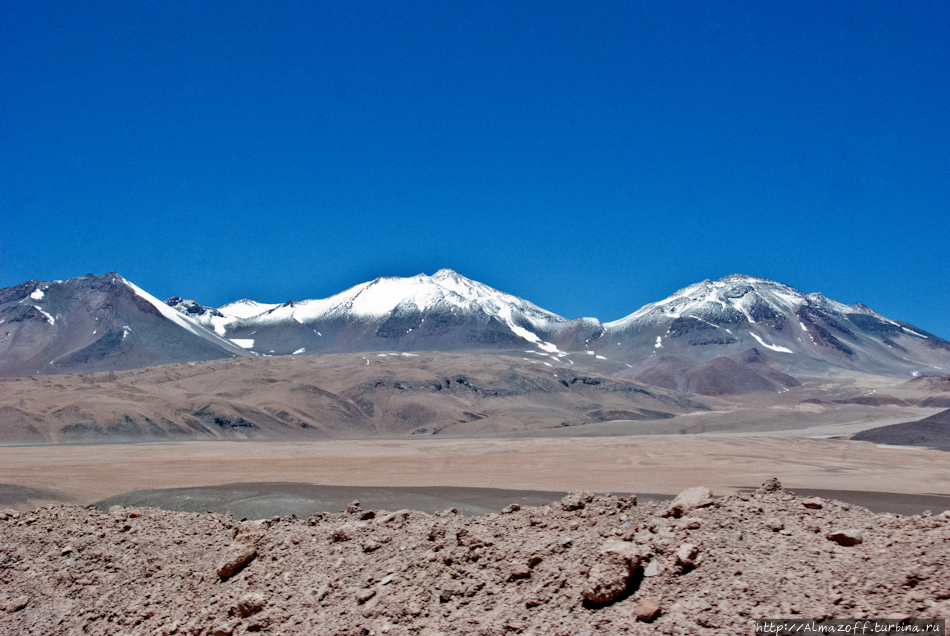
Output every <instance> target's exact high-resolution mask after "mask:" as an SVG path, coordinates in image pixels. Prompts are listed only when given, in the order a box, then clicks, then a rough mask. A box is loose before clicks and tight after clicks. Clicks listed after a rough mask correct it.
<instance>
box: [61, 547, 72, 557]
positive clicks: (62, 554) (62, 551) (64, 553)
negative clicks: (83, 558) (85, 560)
mask: <svg viewBox="0 0 950 636" xmlns="http://www.w3.org/2000/svg"><path fill="white" fill-rule="evenodd" d="M74 551H75V548H74V547H73V546H71V545H68V546H66V547H65V548H63V549H62V550H60V551H59V554H60V556H66V555H67V554H70V553H72V552H74Z"/></svg>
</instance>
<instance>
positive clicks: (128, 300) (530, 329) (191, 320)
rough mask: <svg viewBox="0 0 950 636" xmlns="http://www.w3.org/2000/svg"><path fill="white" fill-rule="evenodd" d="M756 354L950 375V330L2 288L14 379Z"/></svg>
mask: <svg viewBox="0 0 950 636" xmlns="http://www.w3.org/2000/svg"><path fill="white" fill-rule="evenodd" d="M146 315H147V316H150V317H149V318H148V319H147V320H146V321H145V322H142V321H143V320H145V319H144V318H143V316H146ZM103 318H105V319H106V322H108V323H109V324H108V327H107V328H106V329H105V330H104V332H103V333H101V334H100V333H99V327H100V326H103V325H104V324H105V323H103V325H96V324H94V323H98V322H100V320H101V319H103ZM57 321H59V323H58V324H57ZM24 325H28V327H24ZM77 325H78V326H77ZM135 325H137V326H135ZM83 330H86V333H80V332H82V331H83ZM93 336H95V337H93ZM750 349H756V350H757V351H760V352H766V353H768V356H769V360H770V361H769V364H770V365H771V367H772V370H771V371H769V372H768V373H766V375H773V376H774V374H776V373H780V374H783V375H784V376H786V377H789V376H794V375H796V374H811V375H823V374H827V373H829V372H831V371H833V370H835V369H843V370H851V371H860V372H869V373H873V374H878V375H893V376H904V377H907V375H933V374H941V373H944V374H945V373H946V372H947V371H948V370H950V343H948V342H947V341H946V340H944V339H942V338H939V337H937V336H935V335H934V334H931V333H928V332H926V331H925V330H923V329H920V328H918V327H915V326H914V325H911V324H909V323H906V322H902V321H898V320H892V319H890V318H887V317H885V316H883V315H881V314H879V313H877V312H875V311H874V310H872V309H871V308H869V307H867V306H866V305H864V304H861V303H855V304H852V305H845V304H843V303H839V302H837V301H834V300H832V299H829V298H827V297H826V296H824V295H822V294H820V293H810V294H805V293H803V292H801V291H799V290H797V289H794V288H792V287H789V286H787V285H784V284H782V283H780V282H777V281H774V280H770V279H767V278H761V277H755V276H748V275H744V274H731V275H729V276H725V277H723V278H720V279H718V280H715V281H713V280H708V279H707V280H704V281H700V282H698V283H694V284H692V285H688V286H686V287H684V288H682V289H679V290H677V291H676V292H674V293H673V294H671V295H670V296H668V297H667V298H665V299H662V300H659V301H656V302H653V303H648V304H646V305H644V306H643V307H641V308H639V309H637V310H636V311H634V312H632V313H631V314H628V315H627V316H625V317H623V318H621V319H619V320H615V321H611V322H606V323H603V322H601V321H600V320H598V319H597V318H591V317H588V318H577V319H573V320H569V319H567V318H564V317H562V316H559V315H557V314H555V313H553V312H550V311H547V310H545V309H543V308H541V307H539V306H537V305H535V304H534V303H531V302H530V301H528V300H525V299H523V298H519V297H517V296H513V295H511V294H507V293H505V292H503V291H500V290H497V289H494V288H492V287H489V286H488V285H484V284H483V283H480V282H477V281H474V280H471V279H468V278H466V277H464V276H462V275H460V274H459V273H458V272H456V271H454V270H451V269H441V270H439V271H437V272H436V273H435V274H433V275H432V276H428V275H426V274H419V275H417V276H413V277H407V278H400V277H380V278H377V279H374V280H372V281H367V282H365V283H361V284H359V285H355V286H353V287H351V288H349V289H347V290H344V291H342V292H340V293H338V294H334V295H333V296H330V297H327V298H323V299H305V300H299V301H297V300H291V301H287V302H285V303H280V304H270V303H260V302H257V301H253V300H250V299H246V298H245V299H241V300H238V301H234V302H231V303H227V304H226V305H222V306H221V307H220V308H213V307H207V306H204V305H201V304H200V303H199V302H197V301H194V300H186V299H183V298H181V297H178V296H174V297H172V298H169V299H168V300H167V301H165V303H162V302H160V301H158V300H157V299H156V298H154V296H151V295H150V294H148V292H146V291H145V290H142V289H141V288H139V287H137V286H135V285H134V284H133V283H131V282H129V281H127V280H126V279H124V278H122V277H121V276H120V275H119V274H117V273H115V272H110V273H108V274H106V275H103V276H99V277H97V276H94V275H87V276H85V277H79V278H75V279H70V280H68V281H27V282H26V283H22V284H20V285H17V286H15V287H11V288H6V289H3V290H0V375H8V376H9V375H29V374H47V373H70V372H77V371H84V370H86V371H91V370H109V369H110V368H111V369H116V370H117V369H121V368H134V367H136V366H151V365H153V364H163V363H167V362H182V361H187V360H195V359H215V358H216V357H230V356H242V357H243V356H255V355H264V356H267V355H302V354H315V353H319V354H325V353H348V352H356V351H366V352H373V351H378V352H386V351H393V352H410V351H468V352H476V353H477V352H486V353H488V352H494V353H497V352H507V353H520V354H522V355H523V354H528V355H530V356H531V357H532V358H533V359H536V360H538V361H540V362H541V363H542V364H546V365H548V366H551V367H552V368H557V367H564V366H570V365H573V364H574V360H575V358H576V357H577V356H578V355H586V356H592V357H593V358H592V361H596V362H597V364H601V365H602V366H603V367H604V372H612V373H622V374H623V375H624V376H629V377H634V376H636V375H637V374H638V373H642V372H644V371H645V370H647V369H649V368H652V367H654V366H655V362H656V359H657V358H660V357H673V358H678V359H682V360H685V361H686V362H687V363H688V364H693V365H701V364H706V363H709V362H711V361H713V360H716V359H719V358H724V359H725V358H728V359H730V362H725V361H722V362H719V363H717V364H716V365H713V366H714V368H721V369H733V370H735V369H736V365H735V359H736V358H735V357H736V356H739V355H741V354H742V353H743V352H745V351H747V350H750ZM526 359H527V358H526ZM44 365H45V366H44ZM756 368H758V369H763V368H764V367H761V366H759V367H756ZM747 371H748V369H745V370H743V371H741V373H743V374H745V375H747V376H748V373H747ZM677 372H679V371H677ZM736 373H739V371H736ZM775 377H778V376H775ZM749 381H750V382H753V384H755V383H756V382H757V381H753V379H752V378H751V376H749ZM769 383H771V384H772V385H775V386H776V387H778V386H784V385H783V384H782V383H781V382H779V383H778V384H776V383H775V382H773V381H772V380H769V379H766V380H764V384H762V386H766V385H767V384H769Z"/></svg>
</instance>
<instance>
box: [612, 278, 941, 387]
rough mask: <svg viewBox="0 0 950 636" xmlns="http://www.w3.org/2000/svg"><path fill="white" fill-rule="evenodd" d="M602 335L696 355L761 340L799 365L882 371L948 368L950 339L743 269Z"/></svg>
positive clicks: (622, 347)
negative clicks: (946, 340) (805, 292)
mask: <svg viewBox="0 0 950 636" xmlns="http://www.w3.org/2000/svg"><path fill="white" fill-rule="evenodd" d="M605 328H606V329H607V331H608V335H607V337H605V338H604V339H603V342H607V343H613V344H615V345H616V346H618V347H619V349H618V352H624V351H629V352H631V354H634V355H636V352H643V351H648V350H649V348H652V352H651V353H650V355H649V357H659V356H669V355H677V356H681V357H683V358H686V359H690V360H693V361H698V362H705V361H708V360H711V359H713V358H716V357H718V356H723V355H725V356H729V355H734V354H735V353H737V352H739V351H741V350H742V349H747V348H749V347H757V348H761V349H764V350H768V351H769V354H770V355H776V354H777V359H778V360H780V361H781V363H782V364H785V365H789V368H797V369H799V370H807V371H809V372H812V371H820V370H821V369H826V368H828V367H829V366H830V367H840V368H849V369H854V370H860V371H865V372H872V373H881V374H883V375H893V374H900V373H902V372H921V370H922V372H931V373H932V372H934V371H941V370H943V369H945V368H947V367H948V362H950V355H948V354H950V343H946V342H945V341H943V340H940V339H934V338H931V337H930V336H929V334H925V333H922V332H920V330H917V329H915V328H913V327H912V326H909V325H904V324H902V323H898V322H895V321H893V320H890V319H888V318H885V317H884V316H882V315H880V314H878V313H877V312H875V311H873V310H872V309H870V308H869V307H867V306H866V305H861V304H855V305H845V304H843V303H840V302H837V301H835V300H831V299H830V298H828V297H826V296H824V295H823V294H820V293H811V294H804V293H802V292H801V291H799V290H797V289H794V288H793V287H789V286H788V285H783V284H782V283H778V282H776V281H772V280H768V279H765V278H757V277H753V276H745V275H742V274H733V275H731V276H726V277H723V278H721V279H719V280H715V281H710V280H705V281H702V282H700V283H696V284H694V285H690V286H688V287H684V288H683V289H681V290H679V291H677V292H676V293H674V294H672V295H671V296H669V297H668V298H665V299H663V300H661V301H659V302H655V303H650V304H648V305H645V306H644V307H643V308H641V309H639V310H638V311H636V312H634V313H633V314H631V315H629V316H627V317H625V318H622V319H620V320H618V321H616V322H612V323H607V324H606V325H605Z"/></svg>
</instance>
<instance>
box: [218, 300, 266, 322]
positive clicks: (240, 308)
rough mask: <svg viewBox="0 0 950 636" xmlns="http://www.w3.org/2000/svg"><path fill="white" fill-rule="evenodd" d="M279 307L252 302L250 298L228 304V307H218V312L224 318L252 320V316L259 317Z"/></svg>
mask: <svg viewBox="0 0 950 636" xmlns="http://www.w3.org/2000/svg"><path fill="white" fill-rule="evenodd" d="M278 306H279V305H276V304H273V305H269V304H267V303H259V302H257V301H256V300H251V299H250V298H242V299H241V300H235V301H234V302H231V303H228V304H226V305H221V306H220V307H218V310H217V311H218V312H219V313H220V314H222V315H224V316H230V317H231V318H250V317H251V316H257V315H259V314H262V313H264V312H265V311H270V310H271V309H273V308H275V307H278Z"/></svg>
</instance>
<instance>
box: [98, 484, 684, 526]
mask: <svg viewBox="0 0 950 636" xmlns="http://www.w3.org/2000/svg"><path fill="white" fill-rule="evenodd" d="M566 494H567V493H564V492H556V491H541V490H504V489H499V488H456V487H438V486H431V487H370V486H319V485H315V484H301V483H294V482H274V483H249V484H225V485H223V486H209V487H198V488H167V489H161V490H137V491H133V492H128V493H124V494H121V495H116V496H115V497H109V498H108V499H103V500H101V501H97V502H96V503H95V504H94V505H95V506H96V507H98V508H99V509H100V510H103V511H106V510H108V509H109V507H110V506H133V507H152V508H164V509H165V510H178V511H182V512H217V513H222V514H229V515H231V516H233V517H234V518H235V519H243V518H247V519H268V518H270V517H274V516H281V517H286V516H289V515H291V514H295V515H297V516H298V517H301V518H306V517H308V516H310V515H311V514H313V513H314V512H342V511H343V510H345V509H346V507H347V505H349V503H350V502H352V501H354V500H358V501H359V502H360V504H361V505H362V506H363V509H364V510H390V511H393V510H401V509H404V508H408V509H410V510H421V511H423V512H427V513H433V512H437V511H439V510H448V509H450V508H455V509H456V510H458V511H459V513H460V514H463V515H469V516H475V515H483V514H489V513H492V512H499V511H501V510H502V509H503V508H504V507H505V506H508V505H509V504H513V503H514V504H518V505H521V506H543V505H546V504H549V503H551V502H552V501H557V500H559V499H561V498H562V497H563V496H564V495H566ZM612 494H614V495H623V496H626V495H628V494H629V493H612ZM637 498H638V500H639V501H660V500H667V499H672V496H669V495H653V494H638V495H637Z"/></svg>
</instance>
